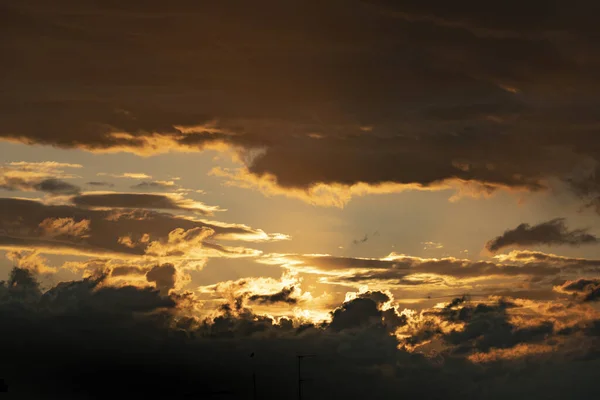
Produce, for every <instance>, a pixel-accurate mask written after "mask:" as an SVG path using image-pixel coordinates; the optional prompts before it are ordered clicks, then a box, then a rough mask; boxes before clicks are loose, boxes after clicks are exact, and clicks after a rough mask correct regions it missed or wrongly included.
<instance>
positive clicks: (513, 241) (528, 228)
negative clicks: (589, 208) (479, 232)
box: [486, 218, 598, 252]
mask: <svg viewBox="0 0 600 400" xmlns="http://www.w3.org/2000/svg"><path fill="white" fill-rule="evenodd" d="M595 243H598V238H597V237H596V236H595V235H592V234H591V233H588V232H587V230H585V229H575V230H569V228H567V225H566V224H565V220H564V218H556V219H553V220H550V221H547V222H542V223H540V224H537V225H533V226H532V225H530V224H521V225H519V226H517V227H516V228H515V229H509V230H507V231H505V232H504V233H503V234H502V235H500V236H498V237H496V238H494V239H492V240H490V241H489V242H487V244H486V248H487V249H488V250H490V251H492V252H496V251H498V250H502V249H503V248H506V247H511V246H517V247H518V246H524V247H527V246H537V245H547V246H553V245H569V246H579V245H582V244H595Z"/></svg>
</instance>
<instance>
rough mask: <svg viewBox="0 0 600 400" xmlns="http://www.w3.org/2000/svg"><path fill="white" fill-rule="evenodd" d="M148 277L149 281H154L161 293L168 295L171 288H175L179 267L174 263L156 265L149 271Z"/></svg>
mask: <svg viewBox="0 0 600 400" xmlns="http://www.w3.org/2000/svg"><path fill="white" fill-rule="evenodd" d="M146 279H147V280H148V282H154V283H155V284H156V288H157V289H158V290H160V293H161V294H163V295H167V294H169V291H170V290H171V289H173V288H175V284H176V282H177V269H175V266H174V265H173V264H163V265H156V266H154V267H153V268H152V269H151V270H150V271H148V273H147V274H146Z"/></svg>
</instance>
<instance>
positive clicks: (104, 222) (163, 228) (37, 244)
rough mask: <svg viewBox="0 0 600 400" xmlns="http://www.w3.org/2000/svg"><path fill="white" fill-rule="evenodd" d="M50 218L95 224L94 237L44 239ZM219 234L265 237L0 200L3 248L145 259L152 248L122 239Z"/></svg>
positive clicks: (167, 219)
mask: <svg viewBox="0 0 600 400" xmlns="http://www.w3.org/2000/svg"><path fill="white" fill-rule="evenodd" d="M47 218H55V219H56V218H72V219H74V220H76V221H81V220H89V221H90V222H89V232H88V233H87V235H86V238H85V240H75V239H72V238H71V239H70V238H62V239H61V240H57V239H58V238H55V239H54V240H51V239H49V238H47V237H45V236H43V231H41V230H40V228H39V225H40V223H41V222H42V221H44V220H45V219H47ZM178 228H180V229H183V230H188V231H189V230H194V229H196V230H198V229H201V228H206V229H210V230H213V231H214V236H213V239H219V238H223V237H228V236H232V235H234V236H235V237H236V238H237V239H239V240H245V238H248V239H249V240H253V239H252V238H253V236H255V235H257V234H259V233H263V232H262V231H257V230H254V229H252V228H249V227H246V226H242V225H240V226H236V225H230V226H219V225H216V224H210V223H204V222H199V221H195V220H190V219H186V218H181V217H177V216H174V215H171V214H168V213H161V212H156V211H151V210H133V211H127V212H120V211H114V210H94V209H87V208H79V207H74V206H69V205H60V206H59V205H56V206H52V205H45V204H42V203H40V202H37V201H32V200H22V199H9V198H0V245H2V246H9V247H27V248H50V249H52V248H54V249H75V250H79V251H82V252H83V251H86V252H91V253H120V254H124V255H128V254H129V255H143V254H144V251H145V249H146V247H147V246H148V244H149V243H147V242H146V243H143V242H139V243H138V244H137V245H136V246H134V247H130V246H126V245H124V244H122V243H119V238H120V237H125V236H132V237H133V238H141V237H143V235H148V236H149V237H150V238H151V240H153V241H154V240H163V241H165V240H167V239H168V237H169V233H170V232H172V231H174V230H176V229H178Z"/></svg>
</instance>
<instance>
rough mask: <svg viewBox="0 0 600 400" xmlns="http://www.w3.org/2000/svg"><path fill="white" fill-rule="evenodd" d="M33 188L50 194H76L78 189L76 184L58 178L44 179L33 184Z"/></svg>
mask: <svg viewBox="0 0 600 400" xmlns="http://www.w3.org/2000/svg"><path fill="white" fill-rule="evenodd" d="M34 188H35V189H36V190H39V191H40V192H48V193H52V194H77V193H79V191H80V189H79V187H78V186H75V185H72V184H70V183H68V182H65V181H61V180H60V179H45V180H43V181H41V182H40V183H38V184H36V185H34Z"/></svg>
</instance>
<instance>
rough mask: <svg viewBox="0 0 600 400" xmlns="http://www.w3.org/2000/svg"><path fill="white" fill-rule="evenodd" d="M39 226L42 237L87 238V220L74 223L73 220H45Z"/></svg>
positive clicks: (88, 223)
mask: <svg viewBox="0 0 600 400" xmlns="http://www.w3.org/2000/svg"><path fill="white" fill-rule="evenodd" d="M39 226H40V229H42V231H43V235H44V236H48V237H52V238H54V237H58V236H71V237H73V238H85V237H87V236H89V235H88V231H89V230H90V221H89V220H87V219H82V220H81V221H75V220H74V219H73V218H46V219H44V220H43V221H42V222H40V225H39Z"/></svg>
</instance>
